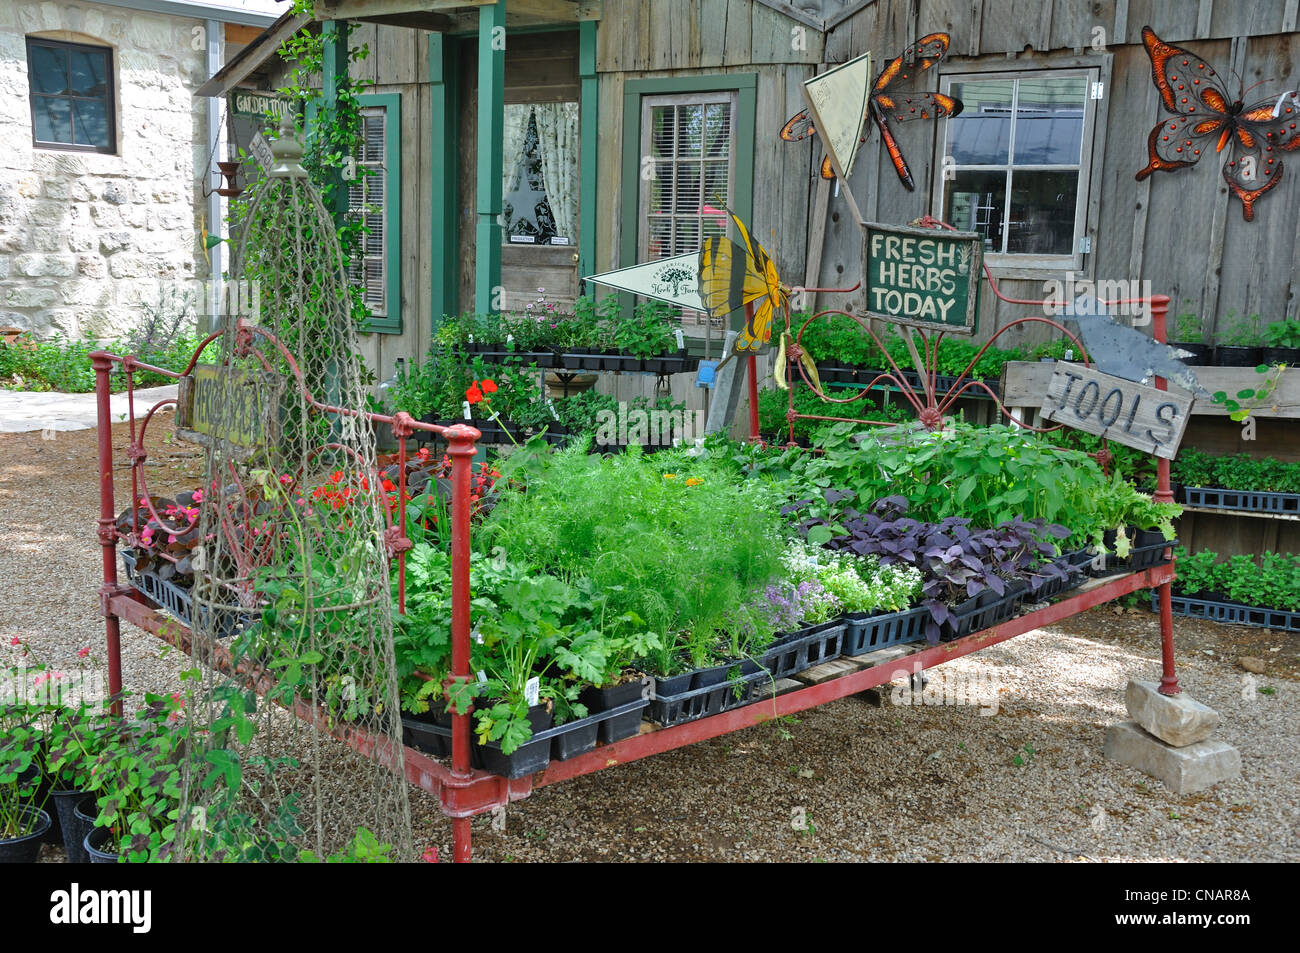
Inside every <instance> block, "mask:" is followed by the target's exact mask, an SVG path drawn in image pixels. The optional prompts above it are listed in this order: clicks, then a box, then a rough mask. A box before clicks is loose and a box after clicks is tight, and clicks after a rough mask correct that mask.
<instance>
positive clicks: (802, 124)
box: [781, 33, 962, 192]
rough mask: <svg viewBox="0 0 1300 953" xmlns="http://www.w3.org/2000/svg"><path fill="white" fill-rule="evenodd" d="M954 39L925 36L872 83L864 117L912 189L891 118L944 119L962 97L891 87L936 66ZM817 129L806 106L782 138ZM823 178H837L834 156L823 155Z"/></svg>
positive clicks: (958, 110) (801, 135) (793, 138)
mask: <svg viewBox="0 0 1300 953" xmlns="http://www.w3.org/2000/svg"><path fill="white" fill-rule="evenodd" d="M950 42H952V41H951V38H950V37H949V36H948V34H947V33H930V34H928V35H926V36H923V37H921V39H920V40H919V41H918V42H917V44H916V45H915V46H911V47H908V48H907V51H906V52H904V53H903V55H902V56H896V57H894V58H893V59H892V60H890V61H889V62H888V63H886V64H885V68H884V69H882V70H881V71H880V73H879V75H877V76H876V79H875V81H874V82H873V83H872V84H871V95H870V96H869V97H868V98H867V113H866V115H864V116H863V117H862V121H863V122H864V123H865V122H866V120H867V119H868V118H870V119H871V120H872V121H873V122H875V124H876V128H877V129H879V130H880V139H881V141H882V142H884V144H885V149H886V150H888V152H889V158H890V161H892V162H893V163H894V170H895V171H896V172H897V173H898V178H899V181H901V182H902V183H903V187H904V188H906V189H907V190H908V191H909V192H912V191H915V189H916V183H915V182H914V181H913V180H912V170H911V169H909V168H908V167H907V160H906V159H904V158H903V150H902V147H901V146H899V144H898V140H896V139H895V138H894V132H893V130H892V129H891V128H890V127H889V120H890V119H894V120H895V121H897V122H911V121H912V120H914V119H943V118H945V117H947V118H952V117H953V116H957V115H960V114H961V111H962V103H961V100H960V99H957V98H956V97H953V96H946V95H944V94H943V93H934V92H919V93H908V94H905V95H901V94H895V93H893V92H891V91H890V90H889V87H890V86H892V85H893V84H895V83H902V82H906V81H907V80H909V79H911V78H912V77H913V76H914V75H916V74H918V73H923V72H925V71H926V70H928V69H929V68H930V67H931V66H934V65H935V64H936V63H938V62H939V61H940V60H941V59H943V55H944V54H945V53H946V52H948V44H949V43H950ZM816 131H817V130H816V129H814V128H813V124H812V120H811V118H810V117H809V116H808V111H807V110H804V111H803V112H801V113H799V114H798V115H797V116H794V117H792V118H791V119H790V121H789V122H787V123H786V124H785V126H783V127H782V129H781V138H782V139H784V140H785V141H786V142H798V141H799V140H801V139H806V138H807V137H808V136H810V135H812V134H813V133H815V132H816ZM861 141H862V142H866V141H867V134H866V132H865V131H864V132H863V133H862V138H861ZM821 174H822V178H824V179H833V178H835V173H834V171H833V170H832V169H831V160H830V156H827V157H826V158H824V159H822V171H821Z"/></svg>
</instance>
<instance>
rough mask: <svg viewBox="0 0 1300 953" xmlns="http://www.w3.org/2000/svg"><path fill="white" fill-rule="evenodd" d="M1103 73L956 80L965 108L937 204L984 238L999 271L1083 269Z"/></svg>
mask: <svg viewBox="0 0 1300 953" xmlns="http://www.w3.org/2000/svg"><path fill="white" fill-rule="evenodd" d="M1097 82H1098V70H1097V69H1095V68H1076V69H1062V70H1034V71H1022V72H1015V73H1010V72H981V73H950V74H947V75H945V76H944V77H943V78H942V83H941V85H942V89H943V91H944V92H945V93H948V94H949V95H951V96H956V97H957V98H958V99H960V100H961V101H962V104H963V106H964V108H963V110H962V113H961V115H960V116H957V117H955V118H953V119H949V120H948V121H947V123H946V124H945V136H944V142H943V153H942V156H943V158H942V159H941V161H940V165H939V168H940V169H941V170H942V174H941V175H939V176H937V177H936V182H935V188H934V192H935V204H936V206H937V207H938V214H939V215H940V217H942V218H943V220H944V221H946V222H949V223H951V224H953V225H955V226H956V227H957V228H959V229H961V230H963V231H973V232H979V233H980V234H981V235H983V236H984V252H985V257H986V260H987V261H988V262H989V264H990V265H991V266H1001V267H1007V268H1016V269H1021V268H1023V269H1043V270H1053V271H1055V270H1062V269H1078V268H1081V267H1082V266H1083V254H1084V244H1083V238H1084V236H1085V235H1086V234H1087V209H1088V188H1089V167H1090V156H1091V152H1092V130H1093V125H1094V121H1095V112H1096V103H1097V100H1096V99H1094V98H1093V97H1094V93H1095V91H1096V89H1097V85H1096V84H1097Z"/></svg>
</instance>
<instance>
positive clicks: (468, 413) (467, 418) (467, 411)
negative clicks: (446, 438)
mask: <svg viewBox="0 0 1300 953" xmlns="http://www.w3.org/2000/svg"><path fill="white" fill-rule="evenodd" d="M464 407H465V419H466V420H469V419H470V417H471V416H472V415H471V414H470V412H469V401H465V404H464Z"/></svg>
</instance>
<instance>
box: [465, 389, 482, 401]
mask: <svg viewBox="0 0 1300 953" xmlns="http://www.w3.org/2000/svg"><path fill="white" fill-rule="evenodd" d="M465 399H466V400H467V401H469V402H470V403H471V404H477V403H478V402H479V401H481V400H482V399H483V392H482V391H481V390H479V389H478V387H477V386H473V387H470V388H469V389H468V390H467V391H465Z"/></svg>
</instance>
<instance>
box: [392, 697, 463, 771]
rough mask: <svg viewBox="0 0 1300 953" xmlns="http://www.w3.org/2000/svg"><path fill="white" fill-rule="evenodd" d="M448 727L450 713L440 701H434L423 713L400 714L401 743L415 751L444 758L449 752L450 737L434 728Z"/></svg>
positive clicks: (449, 725)
mask: <svg viewBox="0 0 1300 953" xmlns="http://www.w3.org/2000/svg"><path fill="white" fill-rule="evenodd" d="M435 726H436V727H441V728H450V727H451V715H450V714H449V713H448V712H447V711H446V710H445V709H444V708H443V703H442V702H434V703H433V704H432V705H430V706H429V711H428V712H426V713H424V714H419V715H417V714H412V713H411V712H406V713H404V714H403V715H402V744H404V745H406V746H407V747H408V748H414V749H415V750H416V751H423V752H424V753H425V754H429V755H433V756H434V757H435V758H445V757H447V756H448V755H450V754H451V744H450V741H451V739H450V738H448V737H447V736H446V735H445V734H443V733H441V732H438V731H435V730H434V728H435Z"/></svg>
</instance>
